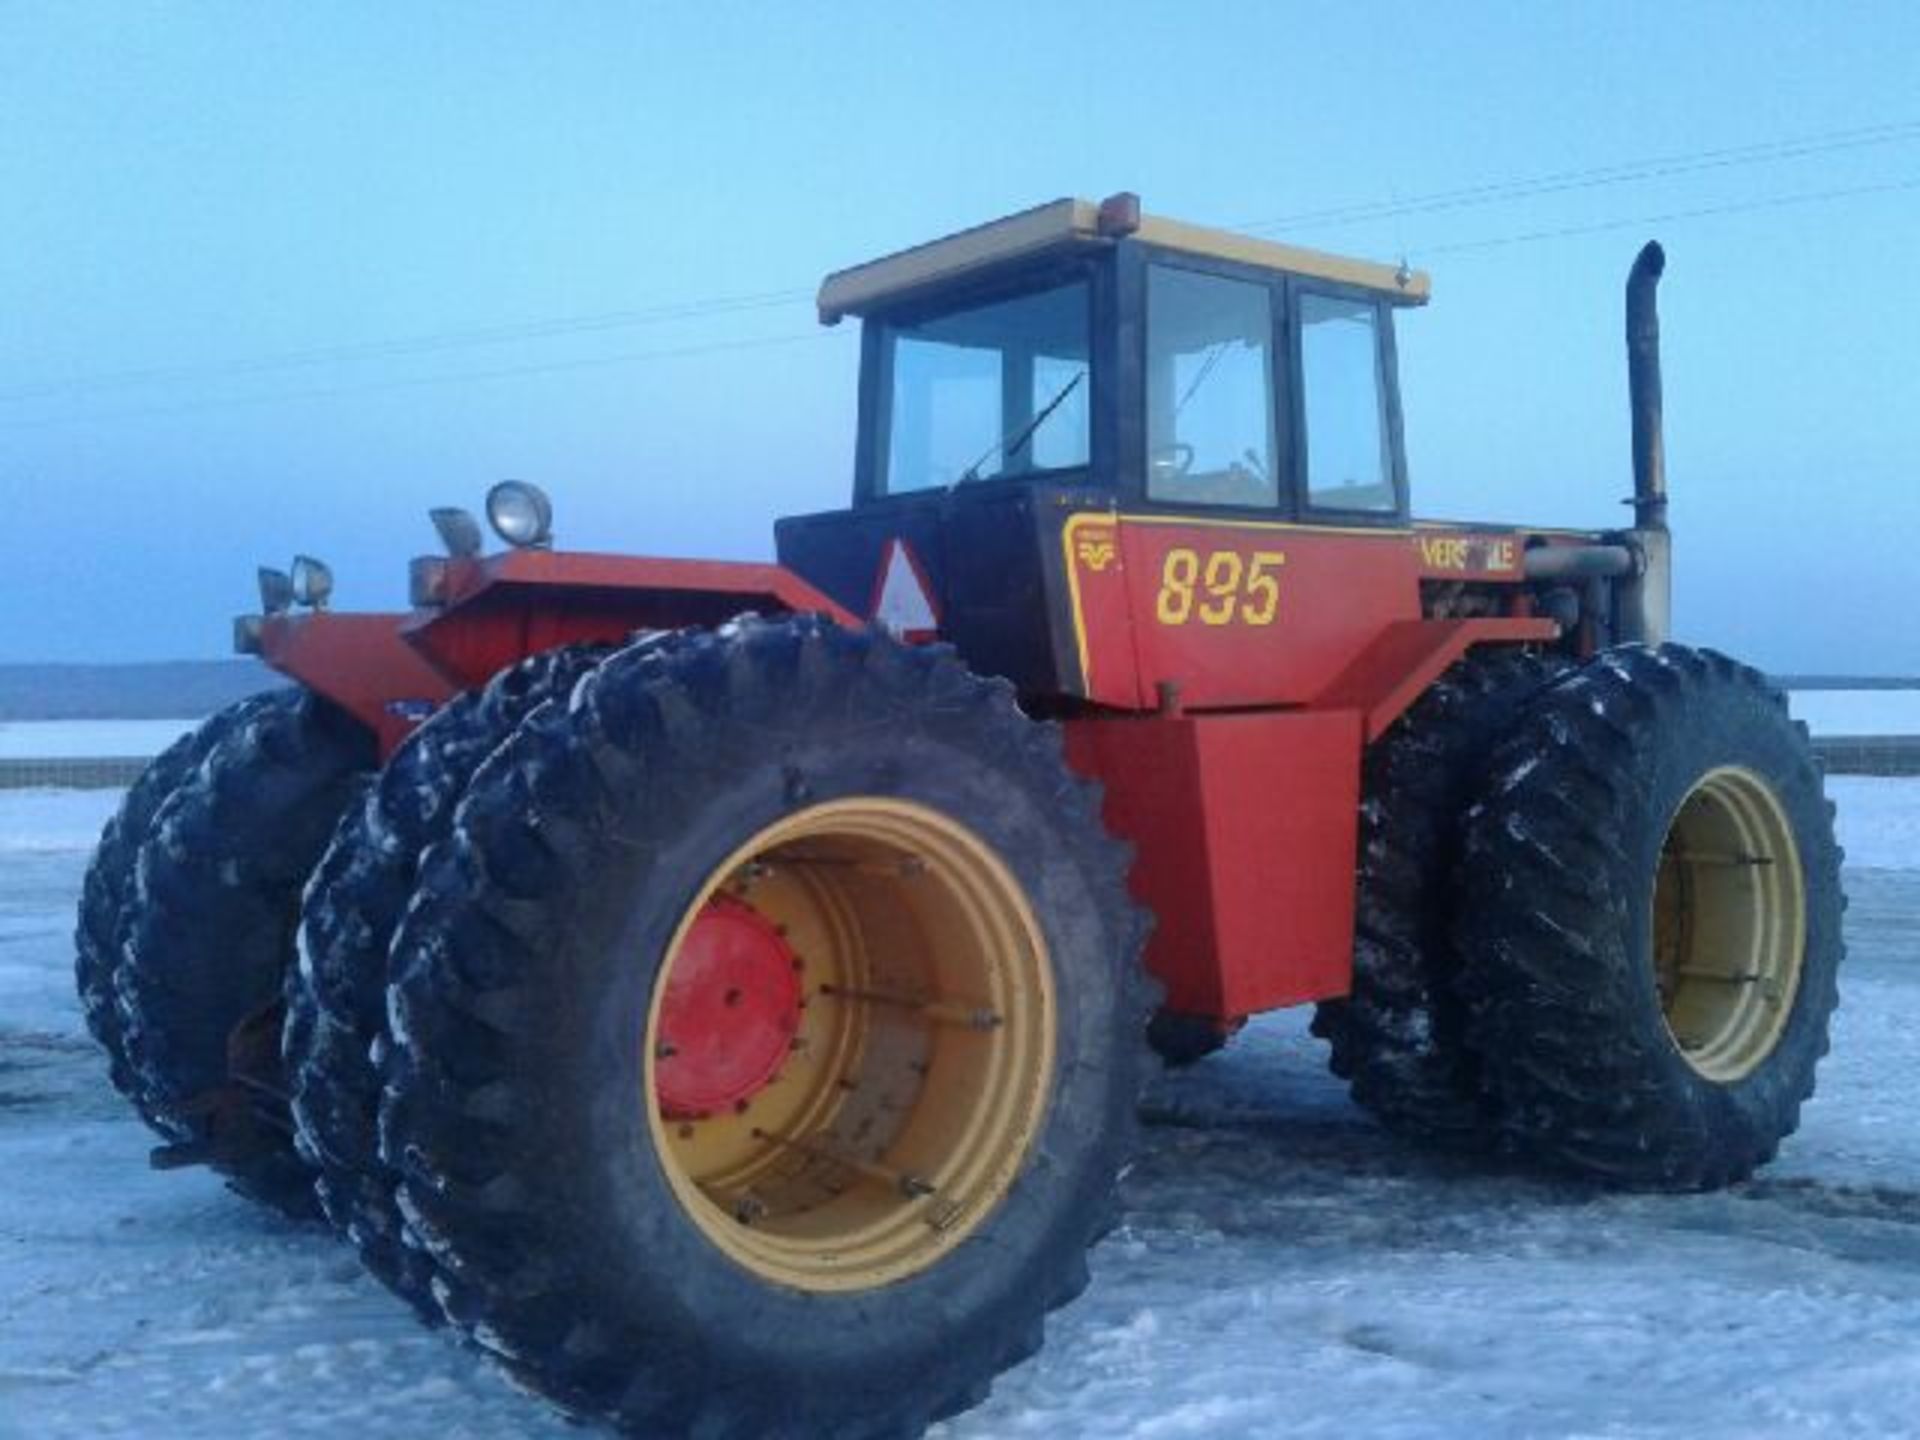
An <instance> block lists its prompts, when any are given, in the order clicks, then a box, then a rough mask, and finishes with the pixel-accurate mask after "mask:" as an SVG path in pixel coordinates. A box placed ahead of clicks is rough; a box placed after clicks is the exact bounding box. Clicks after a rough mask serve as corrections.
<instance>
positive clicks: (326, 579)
mask: <svg viewBox="0 0 1920 1440" xmlns="http://www.w3.org/2000/svg"><path fill="white" fill-rule="evenodd" d="M289 578H290V579H291V580H292V581H293V598H294V600H295V601H296V602H297V603H299V604H301V605H311V606H312V607H313V608H314V609H316V610H324V609H326V608H327V597H328V596H330V595H332V594H333V571H331V570H330V569H328V568H327V565H326V562H325V561H322V560H316V559H314V558H313V557H312V556H311V555H296V556H294V557H293V568H292V571H291V572H290V575H289Z"/></svg>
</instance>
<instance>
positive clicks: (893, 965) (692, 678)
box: [381, 619, 1155, 1437]
mask: <svg viewBox="0 0 1920 1440" xmlns="http://www.w3.org/2000/svg"><path fill="white" fill-rule="evenodd" d="M1099 810H1100V807H1099V798H1098V792H1097V791H1096V790H1095V788H1094V787H1092V786H1090V785H1088V784H1086V783H1084V782H1082V781H1080V780H1079V779H1077V778H1076V777H1075V776H1074V775H1073V774H1072V773H1071V772H1070V771H1069V770H1068V769H1067V767H1066V765H1065V762H1064V760H1063V758H1062V754H1061V747H1060V741H1059V738H1058V734H1057V732H1056V731H1055V730H1054V729H1053V728H1052V727H1050V726H1047V725H1043V724H1037V723H1035V722H1033V721H1031V720H1029V719H1028V718H1027V717H1026V716H1024V715H1023V714H1021V712H1020V710H1019V709H1018V707H1017V706H1016V705H1015V703H1014V698H1013V694H1012V692H1011V690H1010V689H1009V688H1008V687H1007V686H1006V685H1004V684H1003V683H1000V682H997V681H989V680H983V679H981V678H979V677H977V676H975V675H973V674H971V673H969V672H968V671H967V670H966V669H965V668H964V667H962V666H961V665H960V664H959V662H958V661H957V660H956V659H955V658H954V656H953V654H952V653H951V651H949V650H947V649H946V648H945V647H909V646H905V645H901V644H899V643H896V642H895V641H893V640H891V639H889V638H887V637H886V636H884V635H882V634H880V633H878V632H865V633H850V632H846V631H842V630H839V629H837V628H835V627H833V626H831V625H828V624H825V623H823V622H819V621H816V620H811V619H786V620H779V621H755V620H747V621H739V622H734V623H733V624H731V625H729V626H727V627H725V628H724V629H723V630H721V631H719V632H718V633H714V634H702V635H699V636H695V637H690V638H688V639H685V640H683V641H682V642H681V643H680V644H679V645H678V646H676V647H674V648H673V649H671V650H668V651H665V652H661V651H657V650H649V649H645V648H639V649H632V650H627V651H623V652H620V653H618V654H616V655H615V656H613V657H612V658H611V659H609V660H608V661H606V662H605V663H604V664H603V665H601V666H600V667H599V668H598V669H597V670H596V671H595V672H594V673H593V674H592V675H591V676H589V677H588V679H587V680H586V681H585V682H583V684H582V685H581V687H580V690H579V691H578V693H577V695H576V697H575V701H574V704H573V706H572V707H571V708H570V709H569V710H562V709H561V708H560V707H558V706H550V707H547V708H546V709H543V710H541V711H539V712H537V713H536V714H535V715H534V716H533V717H532V718H531V719H530V720H529V721H528V722H527V723H526V724H525V725H523V726H522V727H521V729H520V731H519V732H518V733H517V734H516V735H515V736H514V737H513V739H512V740H511V741H509V742H508V743H507V744H506V745H505V746H503V747H502V748H501V749H500V750H499V751H497V752H496V753H495V754H494V756H493V757H492V758H491V759H489V760H488V761H487V763H486V764H485V766H483V767H482V769H481V771H480V773H479V774H478V775H477V776H476V777H475V779H474V782H473V784H472V786H471V787H470V788H469V790H468V793H467V798H466V800H465V801H464V802H463V803H462V805H461V808H460V812H459V815H458V817H457V818H456V822H455V833H454V838H453V840H452V842H451V843H450V844H448V845H445V846H440V847H436V848H435V849H434V850H433V851H432V852H431V853H430V854H429V855H428V856H427V859H426V862H425V864H424V866H423V869H422V876H421V882H420V886H419V890H418V893H417V898H416V901H415V903H414V905H413V906H412V907H411V908H410V909H409V911H408V912H407V915H406V918H405V919H404V920H403V922H402V925H401V930H400V933H399V935H398V937H397V938H396V940H395V943H394V947H393V950H392V955H391V959H392V962H393V965H394V971H395V980H394V988H393V992H392V1009H393V1020H394V1036H393V1040H394V1045H393V1054H392V1063H391V1068H390V1075H391V1078H390V1081H389V1085H388V1089H387V1094H386V1097H385V1102H384V1104H383V1109H382V1117H381V1125H382V1150H383V1153H384V1154H385V1155H386V1157H387V1159H388V1160H389V1161H390V1162H391V1163H393V1164H395V1165H397V1166H398V1167H399V1168H400V1169H401V1171H402V1173H403V1175H404V1177H405V1179H404V1183H403V1188H402V1196H401V1201H402V1207H403V1209H404V1210H405V1211H406V1213H407V1216H408V1222H409V1226H410V1228H411V1229H412V1230H414V1232H415V1233H416V1234H417V1236H418V1238H419V1239H420V1241H421V1242H422V1243H423V1244H424V1246H425V1248H426V1250H427V1252H428V1253H429V1255H430V1256H431V1257H432V1259H433V1261H434V1264H435V1268H436V1276H435V1282H434V1283H435V1290H436V1293H437V1294H438V1295H439V1297H440V1299H441V1302H442V1305H443V1307H444V1308H445V1310H446V1312H447V1314H448V1317H449V1319H451V1320H452V1321H453V1322H454V1324H455V1325H457V1326H458V1327H459V1328H460V1329H461V1330H462V1331H463V1332H464V1333H465V1334H467V1335H468V1336H470V1337H471V1338H472V1339H473V1340H475V1341H476V1342H478V1343H479V1344H481V1345H483V1346H485V1347H486V1348H487V1349H489V1350H491V1351H492V1352H494V1353H495V1354H496V1355H498V1356H499V1357H500V1358H501V1359H502V1360H503V1361H504V1363H505V1364H506V1365H507V1367H508V1368H509V1370H510V1371H511V1372H512V1373H513V1374H514V1375H515V1376H516V1377H517V1378H518V1379H519V1380H520V1381H521V1382H522V1383H525V1384H528V1385H530V1386H532V1387H534V1388H537V1389H539V1390H540V1391H542V1392H544V1393H545V1394H547V1395H548V1396H550V1397H552V1398H553V1399H554V1400H555V1401H556V1402H557V1403H558V1404H560V1405H561V1406H563V1407H564V1408H566V1409H567V1410H569V1411H571V1412H573V1413H576V1414H580V1415H585V1416H593V1417H599V1418H601V1419H604V1420H608V1421H611V1422H612V1423H614V1424H616V1425H618V1426H620V1427H622V1428H623V1429H625V1430H627V1431H628V1432H630V1433H634V1434H645V1435H701V1436H710V1437H723V1436H756V1437H757V1436H774V1437H777V1436H791V1437H798V1436H818V1435H835V1436H845V1437H875V1436H901V1435H915V1434H918V1433H920V1432H921V1431H922V1430H923V1429H924V1428H925V1426H926V1425H927V1424H929V1423H930V1422H931V1421H933V1420H935V1419H937V1418H939V1417H940V1416H943V1415H946V1414H950V1413H953V1412H956V1411H959V1410H961V1409H964V1408H966V1407H968V1406H970V1405H972V1404H974V1403H976V1402H977V1401H978V1400H979V1399H981V1398H982V1397H983V1396H984V1395H985V1394H986V1391H987V1389H988V1387H989V1385H990V1383H991V1381H992V1379H993V1377H994V1376H995V1375H996V1374H998V1373H999V1372H1000V1371H1002V1370H1004V1369H1006V1368H1007V1367H1009V1366H1011V1365H1013V1364H1015V1363H1016V1362H1018V1361H1019V1360H1021V1359H1023V1358H1025V1357H1026V1356H1027V1355H1030V1354H1031V1353H1033V1351H1034V1350H1035V1349H1036V1348H1037V1347H1038V1346H1039V1344H1040V1341H1041V1335H1042V1326H1043V1320H1044V1317H1045V1315H1046V1313H1047V1312H1048V1311H1049V1310H1051V1309H1053V1308H1054V1307H1055V1306H1058V1305H1061V1304H1063V1303H1064V1302H1065V1301H1067V1300H1068V1299H1069V1298H1071V1297H1072V1296H1073V1295H1075V1294H1076V1293H1077V1292H1078V1291H1079V1290H1080V1289H1081V1288H1082V1287H1083V1286H1084V1284H1085V1283H1086V1278H1087V1269H1086V1257H1085V1252H1086V1249H1087V1247H1088V1245H1089V1244H1091V1243H1092V1242H1093V1241H1094V1240H1095V1239H1096V1238H1097V1237H1098V1236H1099V1235H1100V1234H1101V1233H1102V1230H1103V1227H1104V1226H1105V1225H1106V1224H1107V1223H1108V1222H1109V1217H1110V1216H1111V1214H1112V1213H1113V1208H1114V1204H1115V1185H1116V1181H1117V1178H1118V1175H1119V1173H1120V1171H1121V1169H1122V1167H1123V1166H1124V1164H1125V1162H1126V1159H1127V1156H1128V1154H1129V1151H1130V1149H1131V1146H1132V1142H1133V1138H1134V1132H1135V1126H1136V1119H1135V1107H1136V1105H1137V1103H1138V1099H1139V1093H1140V1089H1141V1087H1142V1085H1143V1083H1144V1081H1145V1078H1146V1073H1147V1070H1148V1068H1149V1066H1150V1058H1149V1056H1148V1054H1147V1051H1146V1047H1145V1045H1144V1043H1143V1040H1142V1036H1143V1031H1144V1028H1145V1024H1146V1019H1147V1015H1148V1012H1149V1011H1150V1009H1151V1007H1152V1004H1153V1001H1154V998H1155V997H1154V995H1153V992H1152V987H1151V986H1150V984H1149V983H1148V981H1147V979H1146V976H1145V973H1144V971H1143V969H1142V968H1141V965H1140V958H1139V957H1140V950H1141V946H1142V943H1143V939H1144V929H1145V927H1144V924H1143V921H1142V917H1141V916H1140V915H1139V913H1138V912H1137V911H1136V910H1135V908H1134V906H1133V905H1132V903H1131V902H1130V901H1129V899H1128V898H1127V893H1126V887H1125V884H1124V880H1125V873H1126V866H1127V856H1126V852H1125V851H1124V849H1123V847H1121V846H1120V845H1118V844H1117V843H1115V842H1114V841H1113V840H1111V839H1110V838H1109V837H1108V836H1107V834H1106V833H1105V831H1104V829H1103V828H1102V825H1101V822H1100V815H1099Z"/></svg>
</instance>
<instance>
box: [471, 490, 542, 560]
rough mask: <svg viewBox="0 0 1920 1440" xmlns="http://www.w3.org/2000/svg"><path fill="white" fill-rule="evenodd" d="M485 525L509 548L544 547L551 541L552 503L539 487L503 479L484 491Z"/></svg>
mask: <svg viewBox="0 0 1920 1440" xmlns="http://www.w3.org/2000/svg"><path fill="white" fill-rule="evenodd" d="M487 523H488V524H489V525H491V526H493V533H494V534H496V535H498V536H499V537H500V538H501V539H502V540H504V541H506V542H507V544H509V545H513V546H517V547H519V548H521V549H527V548H530V547H534V546H540V545H545V544H546V543H547V542H548V541H549V540H550V539H552V538H553V503H552V502H551V501H549V500H548V499H547V492H546V491H544V490H542V489H541V488H540V487H539V486H538V485H530V484H528V483H527V482H526V481H525V480H502V481H501V482H500V483H499V484H498V485H496V486H494V487H493V489H491V490H489V491H488V492H487Z"/></svg>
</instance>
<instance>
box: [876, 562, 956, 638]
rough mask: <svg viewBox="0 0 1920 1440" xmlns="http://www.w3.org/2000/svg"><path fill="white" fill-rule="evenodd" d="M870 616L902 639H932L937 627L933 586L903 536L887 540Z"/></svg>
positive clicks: (938, 626) (937, 617)
mask: <svg viewBox="0 0 1920 1440" xmlns="http://www.w3.org/2000/svg"><path fill="white" fill-rule="evenodd" d="M873 618H874V619H875V620H877V621H879V622H880V624H882V625H884V626H885V627H886V628H887V629H889V630H891V631H892V632H893V633H894V634H896V635H898V636H899V637H900V638H901V639H902V640H931V639H932V638H933V637H934V635H935V633H936V632H938V630H939V629H940V617H939V615H938V613H936V612H935V610H934V608H933V587H932V586H931V585H929V584H928V583H927V576H926V572H925V571H924V570H922V569H921V568H920V562H919V560H918V559H917V558H916V557H915V556H914V553H913V551H912V550H910V549H908V548H907V542H906V541H904V540H900V539H893V540H889V541H887V549H886V553H885V554H884V555H883V556H882V557H881V561H880V584H879V588H878V590H877V591H876V592H875V596H874V602H873Z"/></svg>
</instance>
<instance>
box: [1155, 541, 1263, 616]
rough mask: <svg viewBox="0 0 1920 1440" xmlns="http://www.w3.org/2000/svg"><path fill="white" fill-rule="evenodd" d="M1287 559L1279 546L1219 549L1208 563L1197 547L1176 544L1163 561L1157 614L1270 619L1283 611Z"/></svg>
mask: <svg viewBox="0 0 1920 1440" xmlns="http://www.w3.org/2000/svg"><path fill="white" fill-rule="evenodd" d="M1286 563H1287V557H1286V556H1285V555H1283V554H1281V553H1280V552H1279V551H1278V550H1256V551H1255V552H1254V553H1253V554H1252V555H1250V556H1247V555H1242V554H1241V553H1240V552H1239V551H1238V550H1215V551H1214V552H1213V553H1212V554H1210V555H1208V556H1207V558H1206V560H1205V562H1204V563H1203V562H1202V561H1201V559H1200V556H1199V554H1198V553H1197V552H1195V551H1193V550H1188V549H1186V548H1185V547H1184V546H1176V547H1175V548H1174V549H1172V550H1169V551H1168V552H1167V558H1166V560H1165V561H1164V562H1163V563H1162V564H1161V567H1160V594H1159V597H1158V598H1157V599H1156V600H1155V602H1154V614H1155V616H1156V617H1157V618H1158V619H1159V621H1160V623H1161V624H1162V625H1184V624H1186V623H1187V622H1188V621H1189V620H1191V619H1192V618H1193V617H1194V616H1195V615H1196V614H1197V615H1198V616H1199V617H1200V623H1201V624H1202V625H1230V624H1232V623H1233V621H1234V620H1235V619H1238V620H1239V621H1240V622H1241V623H1242V624H1245V625H1271V624H1272V623H1273V622H1274V620H1275V618H1276V617H1277V616H1278V615H1279V613H1280V580H1279V577H1278V575H1277V574H1276V573H1275V572H1276V571H1278V570H1279V568H1280V567H1281V566H1282V565H1284V564H1286Z"/></svg>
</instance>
